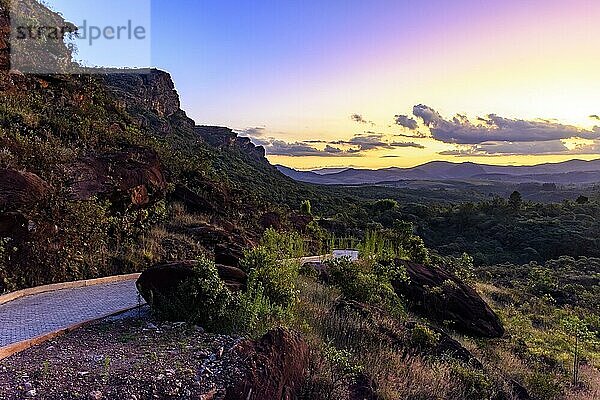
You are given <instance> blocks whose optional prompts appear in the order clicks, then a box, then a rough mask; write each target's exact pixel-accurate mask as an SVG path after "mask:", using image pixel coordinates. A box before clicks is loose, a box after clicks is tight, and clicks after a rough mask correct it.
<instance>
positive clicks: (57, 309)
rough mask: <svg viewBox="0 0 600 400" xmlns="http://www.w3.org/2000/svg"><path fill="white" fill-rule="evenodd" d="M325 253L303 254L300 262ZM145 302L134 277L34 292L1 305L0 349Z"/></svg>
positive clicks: (313, 258)
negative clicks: (38, 292)
mask: <svg viewBox="0 0 600 400" xmlns="http://www.w3.org/2000/svg"><path fill="white" fill-rule="evenodd" d="M324 257H326V256H314V257H304V258H302V259H301V262H302V263H308V262H316V263H318V262H321V260H322V259H323V258H324ZM142 303H145V302H144V300H143V299H141V298H140V297H139V296H138V291H137V288H136V286H135V280H127V281H122V282H117V283H106V284H99V285H93V286H84V287H78V288H71V289H62V290H56V291H52V292H45V293H40V294H34V295H31V296H27V297H22V298H19V299H17V300H13V301H10V302H8V303H5V304H0V350H1V349H2V348H3V347H6V346H10V345H14V344H16V343H21V342H24V341H27V340H31V339H35V338H38V337H40V336H44V335H46V334H50V333H54V332H58V331H62V330H64V329H68V328H70V327H72V326H74V325H77V324H80V323H83V322H87V321H92V320H96V319H100V318H103V317H106V316H108V315H111V314H115V313H118V312H120V311H123V310H126V309H130V308H133V307H136V306H138V305H140V304H142Z"/></svg>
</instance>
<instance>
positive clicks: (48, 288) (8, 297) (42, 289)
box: [0, 273, 141, 359]
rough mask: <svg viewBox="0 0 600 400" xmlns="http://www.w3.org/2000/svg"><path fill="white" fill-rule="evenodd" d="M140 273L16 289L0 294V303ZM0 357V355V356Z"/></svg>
mask: <svg viewBox="0 0 600 400" xmlns="http://www.w3.org/2000/svg"><path fill="white" fill-rule="evenodd" d="M140 275H141V274H139V273H136V274H128V275H115V276H107V277H105V278H97V279H86V280H82V281H73V282H64V283H55V284H52V285H44V286H37V287H34V288H29V289H23V290H17V291H16V292H12V293H7V294H5V295H2V296H0V305H2V304H6V303H8V302H10V301H13V300H17V299H20V298H22V297H26V296H32V295H35V294H40V293H46V292H54V291H57V290H64V289H75V288H81V287H86V286H94V285H105V284H108V283H117V282H123V281H132V280H136V279H138V278H139V277H140ZM0 359H2V357H1V356H0Z"/></svg>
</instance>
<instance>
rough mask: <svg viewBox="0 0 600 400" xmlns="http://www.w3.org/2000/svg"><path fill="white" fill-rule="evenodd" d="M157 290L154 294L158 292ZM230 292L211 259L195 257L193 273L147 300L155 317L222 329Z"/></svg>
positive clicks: (229, 301)
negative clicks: (164, 294)
mask: <svg viewBox="0 0 600 400" xmlns="http://www.w3.org/2000/svg"><path fill="white" fill-rule="evenodd" d="M158 295H159V294H154V296H158ZM231 302H232V295H231V293H230V292H229V290H228V289H227V288H226V287H225V284H224V283H223V281H222V280H221V278H219V273H218V271H217V268H216V267H215V265H214V263H213V262H212V261H209V260H206V259H199V260H198V263H197V264H196V265H195V267H194V269H193V274H192V275H191V276H190V277H189V278H188V279H186V280H184V281H183V282H181V283H180V284H179V285H178V287H177V288H175V289H174V290H173V291H172V292H170V293H169V294H168V295H167V298H161V299H153V300H151V301H150V304H151V305H152V309H153V311H154V312H155V313H156V315H157V316H158V317H159V318H163V319H166V320H170V321H186V322H188V323H190V324H199V325H201V326H205V327H207V328H208V329H212V330H215V329H217V330H218V329H223V328H224V323H223V321H224V319H225V317H226V316H227V315H228V311H229V306H230V304H231Z"/></svg>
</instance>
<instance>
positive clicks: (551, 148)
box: [438, 140, 600, 157]
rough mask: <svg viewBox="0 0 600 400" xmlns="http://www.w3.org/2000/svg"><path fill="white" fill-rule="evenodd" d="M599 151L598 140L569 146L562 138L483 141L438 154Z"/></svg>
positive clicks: (540, 153) (525, 153)
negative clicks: (531, 140) (540, 140)
mask: <svg viewBox="0 0 600 400" xmlns="http://www.w3.org/2000/svg"><path fill="white" fill-rule="evenodd" d="M598 152H600V140H594V141H591V142H589V143H581V144H578V145H576V146H575V147H573V148H569V147H568V146H567V145H566V144H565V143H564V142H563V141H562V140H547V141H542V142H507V141H499V142H494V141H492V142H483V143H479V144H476V145H462V146H459V147H458V148H456V149H453V150H447V151H442V152H440V153H438V154H441V155H447V156H464V157H466V156H471V157H472V156H476V157H485V156H506V155H565V154H567V155H568V154H571V155H577V154H596V153H598Z"/></svg>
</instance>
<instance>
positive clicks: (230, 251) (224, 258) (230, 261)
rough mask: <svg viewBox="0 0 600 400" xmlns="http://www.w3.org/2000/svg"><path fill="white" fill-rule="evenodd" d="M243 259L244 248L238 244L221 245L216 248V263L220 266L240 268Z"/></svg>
mask: <svg viewBox="0 0 600 400" xmlns="http://www.w3.org/2000/svg"><path fill="white" fill-rule="evenodd" d="M243 258H244V248H243V247H242V246H240V245H238V244H233V243H230V244H223V243H219V244H217V245H216V246H215V262H216V263H218V264H225V265H232V266H234V267H239V266H240V261H241V260H242V259H243Z"/></svg>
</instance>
